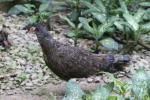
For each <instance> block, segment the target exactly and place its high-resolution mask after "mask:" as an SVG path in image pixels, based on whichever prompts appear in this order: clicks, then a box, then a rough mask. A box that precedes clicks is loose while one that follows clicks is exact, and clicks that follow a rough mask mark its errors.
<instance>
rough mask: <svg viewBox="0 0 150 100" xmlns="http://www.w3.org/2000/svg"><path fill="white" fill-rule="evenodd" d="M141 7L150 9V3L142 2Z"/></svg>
mask: <svg viewBox="0 0 150 100" xmlns="http://www.w3.org/2000/svg"><path fill="white" fill-rule="evenodd" d="M140 6H142V7H147V8H148V7H150V2H142V3H140Z"/></svg>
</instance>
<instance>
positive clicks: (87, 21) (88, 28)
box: [79, 17, 94, 33]
mask: <svg viewBox="0 0 150 100" xmlns="http://www.w3.org/2000/svg"><path fill="white" fill-rule="evenodd" d="M79 21H80V22H81V23H82V24H83V28H84V29H85V30H86V31H88V32H90V33H94V29H93V28H92V27H91V26H90V25H89V22H90V21H91V19H86V18H83V17H80V18H79Z"/></svg>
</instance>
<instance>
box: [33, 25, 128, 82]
mask: <svg viewBox="0 0 150 100" xmlns="http://www.w3.org/2000/svg"><path fill="white" fill-rule="evenodd" d="M32 26H34V30H35V33H36V36H37V38H38V41H39V43H40V45H41V48H42V51H43V55H44V60H45V63H46V65H47V66H48V67H49V68H50V69H51V70H52V71H53V72H54V73H55V74H56V75H58V76H59V77H60V78H61V79H63V80H69V79H70V78H82V77H88V76H89V75H93V74H96V73H97V72H99V71H109V72H112V71H114V69H117V70H118V69H119V68H118V67H117V65H118V64H119V63H120V62H124V63H126V62H128V61H129V58H128V56H126V55H124V56H123V55H120V56H117V57H116V58H115V56H113V55H97V54H93V53H90V52H88V51H86V50H84V49H82V48H78V47H73V46H70V45H65V44H62V43H60V42H58V41H56V40H54V39H53V38H52V36H51V35H50V34H49V33H48V31H46V29H45V28H44V27H43V26H42V25H40V24H34V25H32ZM32 29H33V28H32Z"/></svg>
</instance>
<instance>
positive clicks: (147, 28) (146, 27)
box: [141, 22, 150, 32]
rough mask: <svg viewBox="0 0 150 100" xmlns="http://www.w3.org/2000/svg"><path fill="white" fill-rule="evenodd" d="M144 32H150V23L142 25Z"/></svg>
mask: <svg viewBox="0 0 150 100" xmlns="http://www.w3.org/2000/svg"><path fill="white" fill-rule="evenodd" d="M141 30H142V32H150V22H149V23H145V24H142V25H141Z"/></svg>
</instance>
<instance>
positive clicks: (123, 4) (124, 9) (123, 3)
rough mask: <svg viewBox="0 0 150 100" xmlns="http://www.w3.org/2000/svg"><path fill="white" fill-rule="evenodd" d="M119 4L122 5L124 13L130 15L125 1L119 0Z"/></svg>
mask: <svg viewBox="0 0 150 100" xmlns="http://www.w3.org/2000/svg"><path fill="white" fill-rule="evenodd" d="M119 3H120V6H121V9H122V11H123V12H124V13H129V11H128V8H127V5H126V3H125V2H124V0H119Z"/></svg>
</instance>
